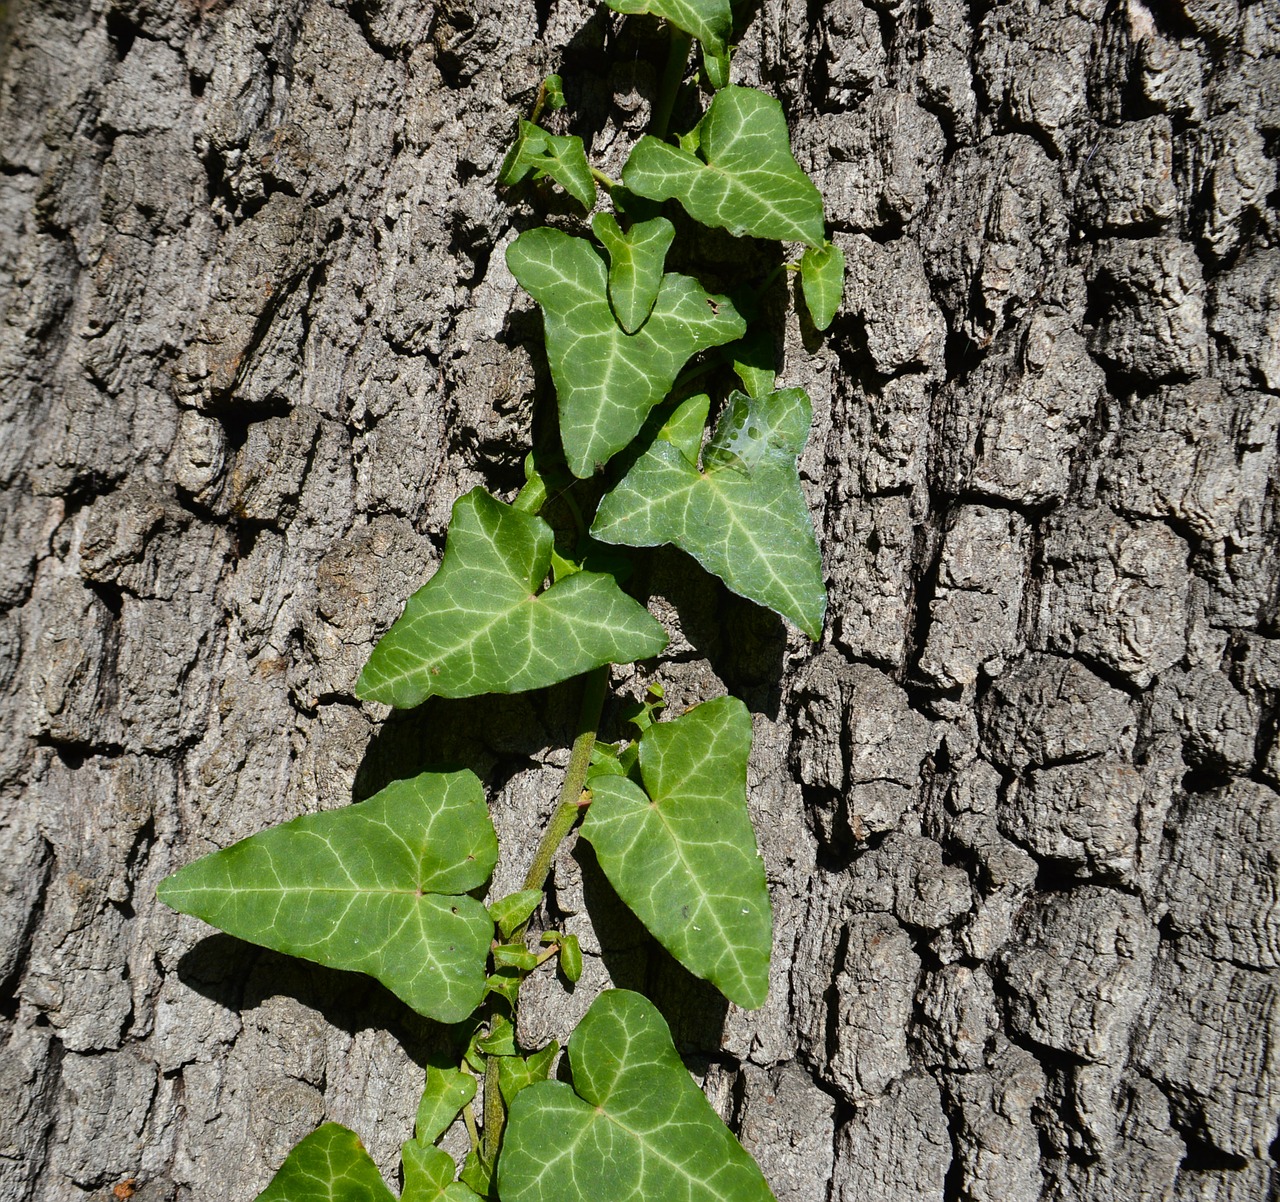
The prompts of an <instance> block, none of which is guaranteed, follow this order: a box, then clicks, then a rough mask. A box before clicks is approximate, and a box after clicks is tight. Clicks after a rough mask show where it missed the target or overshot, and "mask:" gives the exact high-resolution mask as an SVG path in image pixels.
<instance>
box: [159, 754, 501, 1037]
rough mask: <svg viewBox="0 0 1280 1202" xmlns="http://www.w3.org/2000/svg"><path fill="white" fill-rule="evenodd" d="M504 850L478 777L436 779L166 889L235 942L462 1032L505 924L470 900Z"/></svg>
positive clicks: (422, 779) (260, 845)
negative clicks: (379, 992) (375, 992)
mask: <svg viewBox="0 0 1280 1202" xmlns="http://www.w3.org/2000/svg"><path fill="white" fill-rule="evenodd" d="M497 855H498V844H497V839H496V837H495V836H494V832H493V823H492V822H491V821H490V819H489V811H488V807H487V806H486V805H485V799H484V792H483V791H482V789H481V787H480V782H479V781H478V780H477V779H476V777H475V776H474V775H473V774H472V773H470V772H453V773H448V774H439V773H423V774H422V775H421V776H417V777H414V778H413V779H412V780H402V781H396V782H395V783H394V784H391V785H388V786H387V787H386V788H385V789H383V790H382V791H381V792H380V793H377V794H375V795H374V796H373V797H371V798H369V800H368V801H363V802H360V803H359V804H357V805H351V806H347V807H345V808H344V809H340V810H331V811H328V812H326V813H323V814H307V815H304V816H303V817H301V818H295V819H294V820H293V821H292V822H286V823H284V824H283V825H282V826H275V827H271V828H270V829H269V830H265V831H262V832H261V833H260V834H257V835H253V836H251V837H250V838H248V839H245V840H243V841H242V842H240V843H237V844H235V845H234V846H233V847H228V848H227V849H226V850H225V851H219V852H215V853H214V854H213V855H209V856H205V857H204V858H203V859H201V860H197V861H196V862H195V863H194V864H189V865H188V866H187V867H186V868H183V869H182V870H181V871H180V872H177V873H175V874H174V875H173V876H171V877H169V878H167V879H166V880H164V881H162V882H161V884H160V888H159V891H158V893H159V897H160V900H161V901H163V902H165V903H166V904H167V905H170V906H172V907H173V908H174V909H175V910H181V911H182V912H183V913H184V914H194V915H195V916H196V917H197V918H203V919H204V920H205V921H206V922H208V923H211V924H212V925H213V926H216V927H220V928H221V929H222V930H224V931H227V932H228V933H229V934H232V935H236V936H238V937H239V938H241V939H247V940H249V941H250V942H251V943H257V944H260V945H262V946H263V947H269V948H272V949H274V950H275V951H279V952H287V953H289V954H290V955H294V956H301V957H303V958H304V959H307V960H314V961H316V962H317V963H319V964H325V965H328V966H329V967H330V968H341V969H351V970H354V971H356V972H364V973H368V974H369V976H371V977H375V978H377V979H378V980H379V981H381V982H382V983H383V984H384V985H385V986H386V987H387V988H388V989H390V990H391V992H392V993H394V994H395V995H396V996H397V997H399V998H400V999H402V1000H403V1001H404V1002H406V1003H407V1004H408V1005H410V1006H412V1007H413V1009H415V1010H416V1011H418V1013H419V1014H425V1015H426V1016H427V1017H428V1018H435V1019H439V1020H440V1021H441V1022H458V1021H459V1020H461V1019H463V1018H465V1017H466V1016H467V1015H468V1014H470V1013H471V1012H472V1011H473V1010H474V1009H475V1008H476V1006H477V1005H479V1003H480V999H481V997H482V995H483V993H484V968H485V959H486V957H487V956H488V953H489V944H490V942H491V941H492V938H493V921H492V920H491V919H490V917H489V914H488V912H487V911H486V910H485V908H484V906H483V905H481V903H480V902H478V901H476V900H475V898H473V897H468V896H466V895H467V894H468V893H469V892H470V890H472V889H476V888H478V887H480V886H482V885H484V883H485V882H486V881H487V880H488V879H489V874H490V873H491V872H492V871H493V866H494V864H495V862H496V861H497Z"/></svg>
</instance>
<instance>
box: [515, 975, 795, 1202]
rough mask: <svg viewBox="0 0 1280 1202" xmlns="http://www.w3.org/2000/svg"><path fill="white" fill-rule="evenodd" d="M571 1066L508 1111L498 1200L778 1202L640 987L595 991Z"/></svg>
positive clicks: (572, 1045)
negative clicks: (566, 1075)
mask: <svg viewBox="0 0 1280 1202" xmlns="http://www.w3.org/2000/svg"><path fill="white" fill-rule="evenodd" d="M569 1062H570V1064H571V1065H572V1067H573V1087H572V1088H570V1087H569V1086H568V1085H565V1084H564V1083H563V1082H560V1081H545V1082H543V1083H541V1084H539V1085H531V1086H529V1088H528V1089H525V1090H522V1091H521V1092H520V1095H519V1096H518V1097H517V1098H516V1100H515V1103H514V1104H513V1105H512V1107H511V1116H510V1120H509V1122H508V1125H507V1129H506V1133H505V1135H504V1138H503V1145H502V1156H501V1158H500V1159H499V1162H498V1193H499V1196H500V1197H501V1198H502V1202H631V1200H632V1199H642V1198H643V1199H647V1200H649V1202H668V1200H669V1199H679V1202H775V1199H774V1197H773V1194H772V1192H771V1191H770V1189H769V1187H768V1185H766V1184H765V1180H764V1176H763V1175H762V1174H761V1172H760V1169H759V1168H758V1167H757V1165H756V1163H755V1161H754V1160H752V1159H751V1157H750V1156H749V1155H748V1154H747V1153H746V1152H745V1151H744V1150H743V1148H742V1145H741V1144H739V1143H738V1141H737V1140H736V1139H734V1138H733V1136H732V1135H731V1134H730V1133H729V1129H728V1128H727V1127H726V1126H725V1125H724V1124H723V1123H722V1122H721V1121H720V1118H719V1116H718V1115H717V1114H716V1112H715V1111H714V1110H712V1109H711V1103H710V1102H708V1101H707V1099H706V1098H705V1097H703V1095H702V1091H701V1090H699V1089H698V1087H697V1086H696V1085H695V1084H694V1083H693V1080H692V1079H691V1078H690V1076H689V1073H688V1071H687V1070H686V1069H685V1067H684V1065H683V1064H682V1063H681V1062H680V1057H679V1056H678V1055H677V1054H676V1049H675V1046H674V1044H672V1042H671V1032H670V1030H669V1029H668V1027H667V1024H666V1023H665V1022H664V1021H663V1019H662V1015H661V1014H659V1013H658V1011H657V1010H656V1009H655V1008H654V1006H653V1005H652V1003H650V1002H648V1001H646V1000H645V999H644V998H643V997H641V996H640V995H639V994H638V993H631V992H629V991H627V990H623V989H615V990H610V991H609V992H608V993H604V994H602V995H601V996H600V997H599V998H597V999H596V1000H595V1002H593V1003H592V1005H591V1009H590V1010H588V1011H587V1013H586V1016H585V1017H584V1018H583V1020H582V1022H580V1023H579V1024H578V1029H577V1030H576V1031H574V1033H573V1036H572V1038H571V1039H570V1040H569Z"/></svg>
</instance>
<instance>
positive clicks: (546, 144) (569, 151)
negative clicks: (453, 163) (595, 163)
mask: <svg viewBox="0 0 1280 1202" xmlns="http://www.w3.org/2000/svg"><path fill="white" fill-rule="evenodd" d="M530 172H532V173H533V178H534V179H545V178H546V177H548V176H550V177H551V178H552V179H553V180H555V181H556V183H558V184H559V185H560V186H561V187H562V188H563V189H564V190H565V191H566V192H568V193H569V195H570V196H572V197H573V199H574V200H576V201H577V202H578V203H579V204H580V205H581V206H582V207H583V208H584V209H586V210H587V211H588V212H590V211H591V209H592V208H593V207H594V205H595V203H596V183H595V180H594V179H592V177H591V167H590V165H589V164H588V163H587V153H586V151H585V150H584V149H583V147H582V139H581V138H579V137H576V136H571V137H560V136H559V135H557V134H549V133H547V131H546V130H545V129H543V128H542V127H541V126H540V125H534V124H533V122H532V121H521V122H520V132H519V133H518V134H517V135H516V140H515V143H514V144H513V145H512V147H511V149H510V150H509V151H507V157H506V158H505V159H503V161H502V170H501V172H500V173H499V175H498V182H499V183H500V184H507V185H511V184H518V183H519V182H520V181H521V180H522V179H524V178H525V176H527V175H528V174H529V173H530Z"/></svg>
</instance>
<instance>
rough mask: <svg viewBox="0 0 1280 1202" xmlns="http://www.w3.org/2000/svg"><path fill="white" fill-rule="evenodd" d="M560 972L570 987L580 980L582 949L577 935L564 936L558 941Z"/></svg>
mask: <svg viewBox="0 0 1280 1202" xmlns="http://www.w3.org/2000/svg"><path fill="white" fill-rule="evenodd" d="M560 971H561V972H562V973H564V979H565V980H566V981H568V982H569V984H570V985H576V984H577V983H578V982H579V981H580V980H581V979H582V947H581V945H580V944H579V943H578V937H577V935H566V936H565V937H564V938H563V939H561V940H560Z"/></svg>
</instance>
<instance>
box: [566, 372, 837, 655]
mask: <svg viewBox="0 0 1280 1202" xmlns="http://www.w3.org/2000/svg"><path fill="white" fill-rule="evenodd" d="M708 405H709V402H708V400H707V398H706V397H705V396H698V397H692V398H690V399H689V400H688V401H686V402H685V403H684V405H682V406H681V407H680V409H677V411H676V413H675V414H674V415H673V416H672V418H671V420H670V421H669V422H668V425H667V427H664V429H663V430H662V431H661V432H660V433H659V435H658V437H657V438H655V439H654V441H653V443H652V444H651V445H650V447H649V448H648V450H646V451H645V452H644V454H643V455H641V457H640V458H639V459H638V460H637V461H636V463H635V464H634V465H633V466H632V468H631V470H630V471H629V472H628V473H627V474H626V475H625V476H624V477H623V478H622V481H621V483H619V485H618V486H617V488H615V489H614V490H613V491H612V492H611V493H609V494H608V495H607V496H606V497H605V498H604V499H603V500H602V501H601V502H600V508H599V510H598V511H597V513H596V519H595V524H594V525H593V526H592V527H591V533H592V536H593V537H595V538H598V539H600V541H601V542H606V543H622V544H625V545H627V546H631V547H653V546H658V545H659V544H662V543H672V544H674V545H675V546H677V547H679V548H680V549H681V550H683V551H686V552H688V553H689V554H690V555H692V556H693V557H694V559H696V560H697V561H698V562H699V563H700V564H702V566H703V567H704V568H706V569H707V571H709V572H712V573H714V574H715V575H717V576H719V577H720V579H721V580H723V581H724V582H725V584H726V585H728V587H729V588H730V589H731V590H732V591H733V592H735V593H738V594H740V595H741V596H743V597H748V598H750V600H752V601H755V602H757V603H758V604H760V605H767V606H768V607H769V608H770V609H772V610H775V611H776V612H777V613H780V614H782V616H783V617H785V618H790V619H791V621H792V622H794V623H795V624H796V625H797V626H798V627H800V629H801V630H803V631H804V632H805V633H806V634H808V635H809V636H810V638H815V639H816V638H818V637H819V636H820V635H821V633H822V619H823V615H824V613H825V612H826V605H827V594H826V588H825V586H824V585H823V582H822V557H821V555H820V554H819V552H818V544H817V541H816V539H815V537H814V533H813V521H812V519H811V518H810V516H809V509H808V506H807V505H806V504H805V499H804V492H803V490H802V489H801V487H800V476H799V474H798V473H797V471H796V457H797V456H798V455H799V454H800V452H801V451H802V450H803V449H804V444H805V440H806V438H807V437H808V433H809V423H810V421H811V420H812V418H811V409H810V406H809V398H808V397H807V396H806V395H805V393H804V392H803V391H802V390H801V389H799V388H786V389H782V390H780V391H778V392H774V393H771V394H770V395H768V396H764V397H748V396H747V395H746V394H745V393H741V392H735V393H733V394H732V395H731V396H730V398H729V403H728V406H727V407H726V409H725V412H724V415H723V417H722V418H721V419H720V422H719V424H718V425H717V427H716V432H715V436H714V437H713V438H712V440H711V442H710V443H709V444H708V446H707V450H706V454H705V455H704V457H703V470H702V471H699V470H698V468H697V457H696V449H695V448H694V447H693V446H692V444H691V443H690V441H689V440H688V438H687V430H688V427H689V426H690V425H691V424H692V421H693V418H694V417H695V416H697V415H701V420H705V417H706V413H707V408H708Z"/></svg>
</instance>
